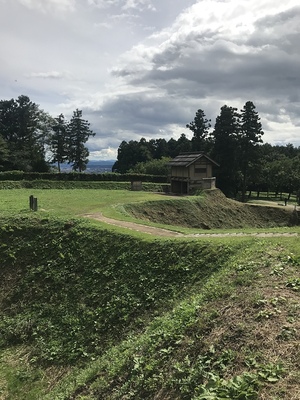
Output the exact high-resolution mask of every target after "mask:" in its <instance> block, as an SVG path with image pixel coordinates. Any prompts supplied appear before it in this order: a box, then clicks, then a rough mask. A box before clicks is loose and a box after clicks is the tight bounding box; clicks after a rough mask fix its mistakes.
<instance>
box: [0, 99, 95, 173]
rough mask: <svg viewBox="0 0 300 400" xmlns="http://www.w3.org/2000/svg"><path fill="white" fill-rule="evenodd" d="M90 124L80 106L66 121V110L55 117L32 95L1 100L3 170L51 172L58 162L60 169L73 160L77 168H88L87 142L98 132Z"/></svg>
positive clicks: (75, 168)
mask: <svg viewBox="0 0 300 400" xmlns="http://www.w3.org/2000/svg"><path fill="white" fill-rule="evenodd" d="M89 126H90V124H89V122H88V121H86V120H84V119H83V118H82V111H81V110H78V109H76V110H75V111H74V112H73V116H72V118H71V119H70V121H66V120H65V117H64V115H63V114H60V115H59V116H58V117H56V118H53V117H51V116H50V115H49V114H48V113H46V112H45V111H44V110H41V109H40V107H39V105H37V104H36V103H34V102H32V101H31V100H30V99H29V97H28V96H24V95H21V96H19V97H18V98H17V99H11V100H0V170H1V171H11V170H19V171H26V172H31V171H32V172H48V171H49V170H50V166H51V164H53V163H56V164H57V168H58V170H59V171H60V166H61V164H62V163H69V164H71V166H72V169H73V170H74V171H79V172H81V171H84V170H85V169H86V165H87V163H88V156H89V151H88V149H87V147H86V146H85V143H86V142H87V140H88V138H89V137H90V136H94V135H95V134H94V132H93V131H92V130H91V129H90V127H89Z"/></svg>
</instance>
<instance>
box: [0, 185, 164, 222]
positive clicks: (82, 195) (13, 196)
mask: <svg viewBox="0 0 300 400" xmlns="http://www.w3.org/2000/svg"><path fill="white" fill-rule="evenodd" d="M30 195H33V196H34V197H37V199H38V212H37V214H39V215H41V214H44V215H45V216H47V215H52V216H57V217H63V216H66V217H76V216H79V215H82V214H87V213H97V212H102V213H103V214H105V215H106V216H109V217H119V218H120V212H118V211H116V207H117V206H121V205H122V204H126V203H132V202H143V201H149V200H163V199H170V197H169V196H166V195H161V194H156V193H151V192H132V191H128V190H93V189H88V190H86V189H72V190H59V189H58V190H55V189H49V190H37V189H11V190H1V191H0V212H1V215H3V216H6V215H7V216H8V215H12V214H17V215H22V214H23V215H28V214H30V213H33V212H32V211H30V210H29V196H30ZM119 208H121V207H119Z"/></svg>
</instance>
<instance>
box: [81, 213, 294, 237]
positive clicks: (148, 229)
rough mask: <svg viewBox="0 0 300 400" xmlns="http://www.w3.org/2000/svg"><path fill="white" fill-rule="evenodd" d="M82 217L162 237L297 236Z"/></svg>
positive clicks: (99, 216)
mask: <svg viewBox="0 0 300 400" xmlns="http://www.w3.org/2000/svg"><path fill="white" fill-rule="evenodd" d="M84 217H87V218H91V219H95V220H97V221H101V222H105V223H106V224H109V225H114V226H119V227H122V228H127V229H130V230H133V231H138V232H143V233H148V234H149V235H155V236H164V237H170V238H171V237H190V238H192V237H199V238H200V237H203V238H205V237H227V236H231V237H241V236H254V237H290V236H299V235H298V233H295V232H283V233H276V232H274V233H272V232H265V233H264V232H260V233H243V232H239V233H234V232H232V233H231V232H230V233H193V234H183V233H180V232H175V231H170V230H168V229H163V228H157V227H154V226H148V225H142V224H137V223H135V222H128V221H121V220H118V219H112V218H107V217H105V216H104V215H102V214H101V213H97V214H85V215H84Z"/></svg>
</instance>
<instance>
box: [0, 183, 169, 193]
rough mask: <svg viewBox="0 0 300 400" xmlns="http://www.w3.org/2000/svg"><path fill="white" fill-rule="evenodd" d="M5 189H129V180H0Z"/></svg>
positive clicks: (158, 187)
mask: <svg viewBox="0 0 300 400" xmlns="http://www.w3.org/2000/svg"><path fill="white" fill-rule="evenodd" d="M166 186H169V185H162V184H160V183H153V182H145V183H143V184H142V190H143V191H147V192H162V191H167V189H166ZM7 189H103V190H130V189H131V184H130V182H100V181H99V182H95V181H93V182H82V181H73V182H72V181H65V182H63V181H47V180H34V181H25V180H23V181H0V190H7Z"/></svg>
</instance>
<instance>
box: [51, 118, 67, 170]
mask: <svg viewBox="0 0 300 400" xmlns="http://www.w3.org/2000/svg"><path fill="white" fill-rule="evenodd" d="M54 121H55V122H54V125H53V126H52V130H53V134H52V136H51V138H50V151H51V152H52V158H51V162H53V163H57V168H58V171H59V172H60V171H61V164H63V163H64V162H66V161H67V160H68V146H69V142H68V138H67V124H66V121H65V117H64V115H63V114H60V115H59V116H58V117H57V118H55V119H54Z"/></svg>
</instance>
